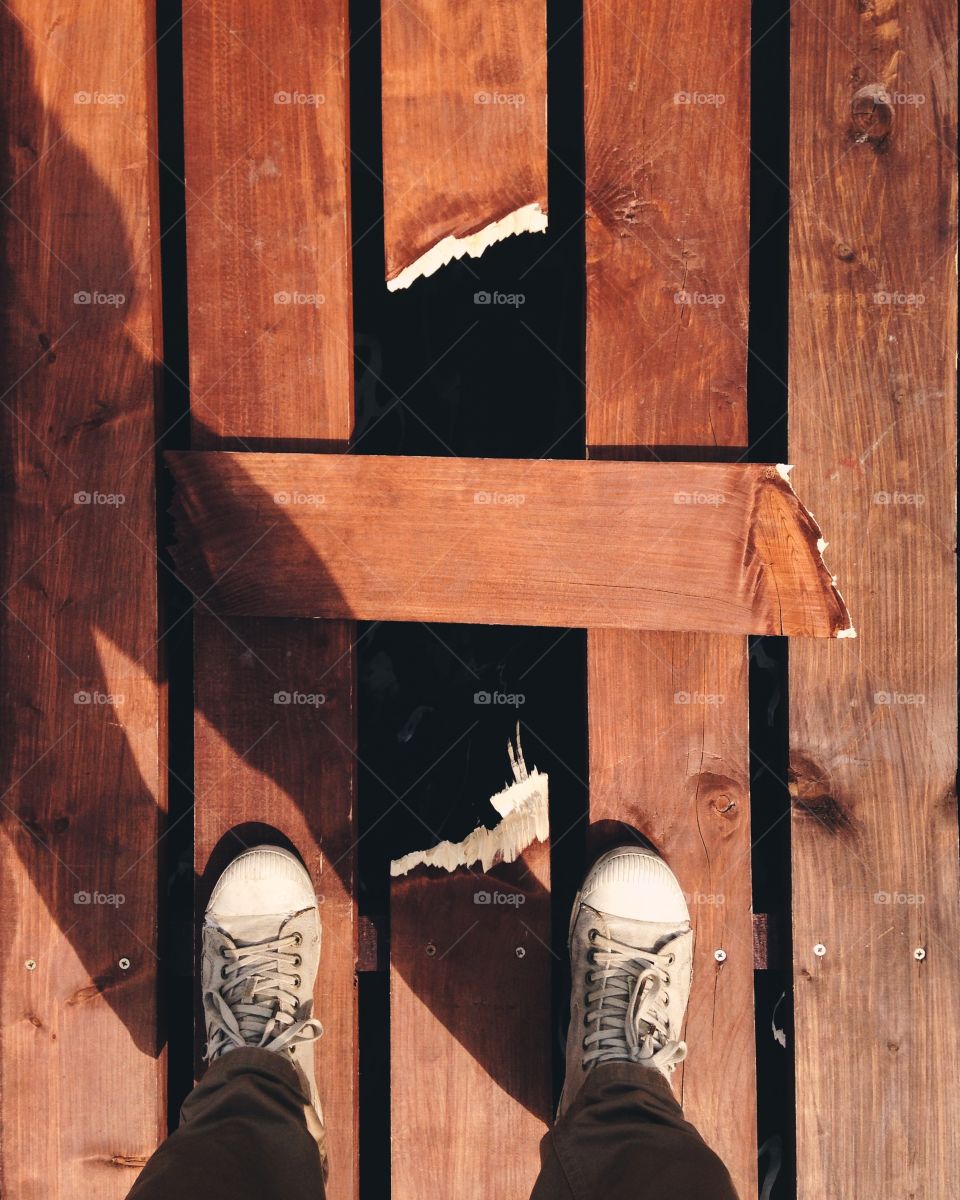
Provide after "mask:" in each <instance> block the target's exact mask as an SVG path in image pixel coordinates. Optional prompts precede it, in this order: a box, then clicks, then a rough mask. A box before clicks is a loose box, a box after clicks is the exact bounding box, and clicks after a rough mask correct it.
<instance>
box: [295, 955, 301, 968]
mask: <svg viewBox="0 0 960 1200" xmlns="http://www.w3.org/2000/svg"><path fill="white" fill-rule="evenodd" d="M302 963H303V959H302V958H301V957H300V955H299V954H295V955H294V956H293V965H294V966H295V967H299V966H300V965H301V964H302Z"/></svg>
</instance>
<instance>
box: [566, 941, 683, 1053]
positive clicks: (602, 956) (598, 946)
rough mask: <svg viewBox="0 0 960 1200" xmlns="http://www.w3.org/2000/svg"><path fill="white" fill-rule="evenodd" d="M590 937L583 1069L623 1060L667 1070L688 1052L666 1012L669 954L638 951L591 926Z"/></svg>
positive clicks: (669, 965)
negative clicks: (586, 1030)
mask: <svg viewBox="0 0 960 1200" xmlns="http://www.w3.org/2000/svg"><path fill="white" fill-rule="evenodd" d="M590 941H591V942H592V944H593V949H592V950H591V951H590V953H589V956H588V962H589V963H590V964H591V966H590V969H588V970H587V986H588V988H589V989H590V990H588V992H587V997H586V1012H585V1014H584V1023H585V1024H586V1025H590V1024H594V1025H595V1028H594V1030H593V1031H592V1032H591V1033H588V1034H587V1035H586V1036H585V1037H584V1039H583V1051H584V1053H583V1066H584V1069H586V1068H588V1067H591V1066H595V1065H596V1064H597V1063H601V1062H619V1061H623V1060H624V1059H626V1060H629V1061H632V1062H642V1063H643V1064H644V1065H645V1066H649V1067H656V1068H658V1069H659V1070H661V1071H664V1072H669V1071H672V1070H673V1069H674V1068H675V1067H676V1065H677V1063H679V1062H682V1061H683V1060H684V1059H685V1058H686V1056H687V1046H686V1043H685V1042H682V1041H680V1040H679V1038H677V1037H674V1036H673V1032H672V1031H671V1029H670V1017H669V1016H668V1015H667V1012H666V1008H667V1005H668V1003H669V999H670V997H669V993H668V992H667V990H666V989H667V988H668V986H669V984H670V973H669V970H668V968H669V967H671V966H672V965H673V962H674V955H673V954H672V953H671V952H670V951H669V950H661V951H660V953H656V952H654V951H653V950H638V949H637V948H636V947H635V946H628V945H626V944H625V943H624V942H620V941H618V940H617V939H616V938H612V937H606V936H605V935H604V934H602V933H601V932H600V931H599V930H598V929H591V931H590ZM675 1032H676V1033H679V1030H676V1031H675Z"/></svg>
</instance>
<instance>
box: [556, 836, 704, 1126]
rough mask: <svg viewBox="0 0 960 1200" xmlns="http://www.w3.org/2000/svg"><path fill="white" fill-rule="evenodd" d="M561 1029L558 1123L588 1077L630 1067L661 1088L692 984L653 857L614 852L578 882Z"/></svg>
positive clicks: (685, 915) (689, 959)
mask: <svg viewBox="0 0 960 1200" xmlns="http://www.w3.org/2000/svg"><path fill="white" fill-rule="evenodd" d="M570 969H571V980H572V992H571V997H570V1028H569V1030H568V1032H567V1061H566V1076H565V1079H564V1085H563V1095H562V1096H561V1098H560V1108H559V1115H562V1114H563V1113H564V1112H565V1111H566V1109H567V1108H568V1107H569V1106H570V1104H571V1103H572V1101H573V1098H574V1097H575V1096H576V1094H577V1092H579V1090H580V1088H581V1087H582V1085H583V1083H584V1080H585V1079H586V1077H587V1075H588V1073H589V1072H590V1071H591V1070H592V1069H593V1068H594V1067H595V1066H597V1065H598V1064H600V1063H605V1062H636V1063H640V1064H642V1065H643V1066H646V1067H650V1068H652V1069H654V1070H658V1071H661V1072H662V1073H663V1074H664V1075H665V1076H666V1078H667V1079H669V1078H670V1075H671V1073H672V1072H673V1070H674V1069H675V1067H676V1065H677V1063H679V1062H682V1061H683V1059H684V1058H685V1057H686V1053H687V1047H686V1044H685V1043H684V1042H682V1041H681V1040H680V1031H681V1028H682V1026H683V1018H684V1014H685V1012H686V1009H687V1001H688V999H689V997H690V984H691V982H692V978H693V930H692V928H691V926H690V913H689V911H688V909H687V903H686V900H685V899H684V897H683V892H682V891H681V889H680V884H679V882H678V881H677V878H676V876H675V875H674V874H673V872H672V871H671V870H670V868H669V867H668V866H667V864H666V863H665V862H664V861H663V859H662V858H660V856H659V855H658V854H657V853H656V852H655V851H653V850H650V849H648V848H647V847H645V846H639V845H631V846H620V847H618V848H617V849H615V850H610V851H608V852H607V853H606V854H603V855H601V857H600V858H599V859H598V860H597V862H596V863H595V864H594V866H593V867H592V868H591V870H590V871H589V872H588V874H587V877H586V879H585V880H584V881H583V886H582V887H581V889H580V892H579V894H578V896H577V898H576V900H575V901H574V905H573V914H572V916H571V919H570Z"/></svg>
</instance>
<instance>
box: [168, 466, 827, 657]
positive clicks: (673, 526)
mask: <svg viewBox="0 0 960 1200" xmlns="http://www.w3.org/2000/svg"><path fill="white" fill-rule="evenodd" d="M169 461H170V463H171V466H172V467H173V471H174V475H175V477H176V479H177V482H178V484H179V493H178V500H177V505H176V511H177V547H176V549H175V556H176V559H177V562H178V564H179V568H180V570H181V572H182V574H183V576H184V578H185V579H186V581H187V582H188V584H189V585H190V586H191V587H192V588H193V589H194V590H195V591H196V592H197V594H200V593H202V594H203V595H204V596H205V598H206V599H205V603H208V604H210V605H211V606H213V607H215V608H217V609H218V610H219V611H222V612H229V613H238V614H246V615H270V616H310V617H344V616H356V617H358V618H360V619H361V620H368V619H369V620H386V621H417V620H422V621H428V620H433V621H464V622H479V623H490V624H507V625H551V626H567V627H569V626H584V625H591V626H623V627H628V628H630V627H632V628H648V629H677V628H679V629H707V630H715V631H720V632H750V633H774V632H775V633H789V634H804V635H812V636H822V637H832V636H837V635H838V634H840V633H842V632H844V631H847V630H848V629H849V618H848V616H847V614H846V610H845V608H844V606H843V602H842V600H841V599H840V597H839V594H838V592H837V590H836V588H835V587H834V586H833V583H832V580H831V577H830V575H829V574H828V572H827V571H826V569H825V567H824V566H823V562H822V559H821V556H820V551H819V549H818V539H819V535H820V531H819V529H818V528H817V526H816V524H815V523H814V522H813V521H812V520H811V518H810V516H809V514H808V513H807V512H806V511H805V510H804V509H803V508H802V507H801V505H800V504H799V501H798V500H797V498H796V495H795V494H794V492H793V489H792V488H791V487H790V485H789V483H788V482H786V480H785V478H784V476H783V474H782V473H781V470H780V469H779V468H777V467H771V466H754V465H747V464H726V463H706V464H673V465H671V464H666V463H616V462H590V463H586V462H569V461H568V462H560V461H552V462H551V461H544V460H521V461H515V460H506V459H499V460H498V459H454V458H425V457H424V458H393V457H389V456H383V457H380V456H375V455H370V456H366V455H356V456H349V457H344V456H338V457H336V458H328V457H326V456H324V455H310V456H305V455H282V454H279V455H270V454H257V455H254V454H237V455H230V454H190V453H187V454H172V455H171V456H170V458H169ZM507 565H509V569H506V568H507Z"/></svg>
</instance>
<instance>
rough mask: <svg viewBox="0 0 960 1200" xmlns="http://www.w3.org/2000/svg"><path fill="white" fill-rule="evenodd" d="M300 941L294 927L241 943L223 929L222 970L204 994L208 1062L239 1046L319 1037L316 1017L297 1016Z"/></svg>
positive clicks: (271, 1046)
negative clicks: (262, 939)
mask: <svg viewBox="0 0 960 1200" xmlns="http://www.w3.org/2000/svg"><path fill="white" fill-rule="evenodd" d="M301 941H302V937H301V935H300V934H299V933H290V934H287V935H285V936H284V937H281V938H275V939H273V940H272V941H266V942H257V943H255V944H254V945H251V946H237V945H235V944H234V943H233V942H232V941H231V940H230V939H229V938H228V937H227V936H226V935H224V943H223V949H222V961H221V967H220V971H219V973H218V972H217V971H216V970H215V971H214V977H213V980H212V983H211V986H210V987H209V988H208V989H207V990H206V991H205V992H204V996H203V999H204V1009H205V1010H206V1013H207V1015H208V1018H209V1021H210V1037H209V1041H208V1042H207V1047H206V1052H205V1054H204V1058H206V1059H207V1061H208V1062H212V1061H213V1060H214V1059H215V1058H217V1057H218V1056H219V1055H220V1054H222V1053H223V1052H224V1051H225V1050H230V1049H233V1048H234V1047H240V1046H256V1047H259V1048H260V1049H263V1050H283V1049H288V1050H290V1049H292V1048H293V1047H294V1046H295V1045H296V1044H297V1043H298V1042H306V1041H315V1040H316V1039H317V1038H318V1037H320V1035H321V1034H322V1033H323V1026H322V1025H321V1024H320V1022H319V1021H318V1020H317V1019H316V1018H314V1017H306V1018H299V1019H298V1017H297V1013H298V1011H299V1008H300V1001H299V998H298V996H297V988H298V987H299V986H300V977H299V975H298V974H297V971H296V968H297V967H298V966H299V965H300V955H299V954H298V953H297V947H298V946H299V945H300V944H301Z"/></svg>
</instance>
